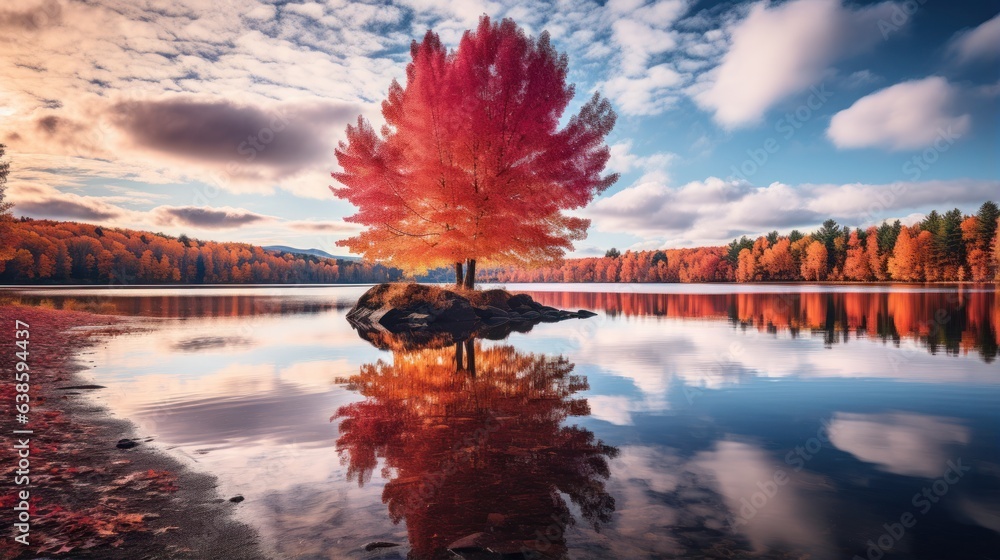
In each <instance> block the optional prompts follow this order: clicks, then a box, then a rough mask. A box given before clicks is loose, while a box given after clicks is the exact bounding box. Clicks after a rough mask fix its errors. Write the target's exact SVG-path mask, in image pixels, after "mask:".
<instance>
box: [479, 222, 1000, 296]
mask: <svg viewBox="0 0 1000 560" xmlns="http://www.w3.org/2000/svg"><path fill="white" fill-rule="evenodd" d="M998 219H1000V208H998V207H997V205H996V204H995V203H993V202H986V203H984V204H983V205H982V206H981V207H980V208H979V211H978V212H977V213H975V214H973V215H964V214H963V213H962V212H961V211H960V210H958V209H957V208H956V209H954V210H949V211H947V212H944V213H940V212H938V211H933V212H930V213H929V214H928V215H927V216H926V217H925V218H924V219H923V220H922V221H921V222H918V223H916V224H913V225H911V226H904V225H902V224H901V223H900V222H899V220H896V221H895V222H893V223H888V222H886V223H883V224H882V225H880V226H872V227H869V228H867V229H860V228H855V229H853V230H852V229H851V228H849V227H842V226H840V225H838V224H837V222H836V221H834V220H827V221H826V222H824V223H823V225H822V227H820V228H819V229H818V230H817V231H815V232H812V233H810V234H808V235H807V234H803V233H801V232H799V231H797V230H793V231H792V232H790V233H789V234H788V235H779V234H778V232H777V231H772V232H771V233H769V234H767V235H764V236H761V237H758V238H757V239H751V238H748V237H746V236H744V237H741V238H740V239H735V240H733V241H732V243H730V244H729V245H727V246H722V247H699V248H693V249H664V250H657V251H625V252H624V253H621V252H619V251H618V250H616V249H611V250H609V251H608V252H607V253H606V254H605V256H604V257H591V258H582V259H568V260H566V261H564V262H562V263H561V264H559V265H556V266H548V267H542V268H537V269H533V270H526V269H522V268H515V267H498V268H491V269H486V270H484V271H483V274H482V276H483V280H484V281H487V282H489V281H493V282H766V281H793V282H794V281H810V282H814V281H847V282H889V281H892V282H963V281H971V282H995V281H997V279H998V278H997V275H998V271H1000V238H998V235H997V232H998Z"/></svg>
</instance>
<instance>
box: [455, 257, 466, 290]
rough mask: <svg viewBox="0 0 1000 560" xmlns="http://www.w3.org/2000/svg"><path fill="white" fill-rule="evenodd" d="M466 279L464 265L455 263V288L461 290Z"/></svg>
mask: <svg viewBox="0 0 1000 560" xmlns="http://www.w3.org/2000/svg"><path fill="white" fill-rule="evenodd" d="M463 280H464V277H463V276H462V263H460V262H457V263H455V287H456V288H461V287H462V282H463Z"/></svg>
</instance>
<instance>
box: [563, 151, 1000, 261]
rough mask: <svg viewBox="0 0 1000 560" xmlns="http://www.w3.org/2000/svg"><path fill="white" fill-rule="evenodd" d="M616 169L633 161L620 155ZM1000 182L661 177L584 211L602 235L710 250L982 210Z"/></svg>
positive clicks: (645, 179) (650, 178)
mask: <svg viewBox="0 0 1000 560" xmlns="http://www.w3.org/2000/svg"><path fill="white" fill-rule="evenodd" d="M617 159H618V161H617V162H616V165H626V164H627V161H628V158H627V156H622V155H621V154H619V156H618V158H617ZM998 190H1000V181H989V180H974V179H956V180H950V181H900V182H897V183H889V184H866V183H848V184H801V185H788V184H785V183H779V182H775V183H772V184H770V185H767V186H754V185H751V184H748V183H746V182H741V181H733V180H723V179H719V178H717V177H709V178H708V179H705V180H704V181H692V182H690V183H687V184H685V185H683V186H680V187H671V186H669V185H668V183H667V182H666V181H663V180H660V179H659V178H657V177H656V176H655V175H647V176H644V177H643V178H642V179H640V180H639V181H637V182H636V183H635V184H633V185H631V186H629V187H626V188H625V189H622V190H621V191H619V192H617V193H614V194H612V195H607V196H604V197H603V198H600V199H598V200H597V201H595V202H594V203H593V204H592V205H591V206H590V207H588V208H587V209H585V210H583V211H582V212H581V215H583V216H584V217H587V218H590V219H592V220H593V225H594V227H595V228H596V229H597V230H598V231H604V232H623V231H627V232H629V233H632V234H633V235H636V236H640V237H645V238H647V240H657V241H658V242H659V243H660V244H661V245H670V246H687V247H690V246H705V245H721V244H724V243H728V242H729V241H730V240H732V239H733V238H734V237H739V236H740V235H743V234H747V235H751V236H756V235H761V234H764V233H766V232H768V231H770V230H772V229H778V230H781V231H788V230H791V229H793V228H798V229H801V230H805V231H809V230H811V229H813V228H815V227H816V226H818V225H819V224H821V223H822V222H823V221H824V220H826V219H827V218H834V219H836V220H838V221H839V222H841V223H843V224H845V225H851V226H865V225H870V224H871V223H875V222H881V221H882V220H883V219H888V218H896V217H902V216H905V215H907V214H911V213H914V212H916V211H918V210H919V209H922V208H927V207H928V206H934V205H939V204H940V202H941V201H942V200H947V201H948V203H949V204H953V205H957V206H958V207H960V208H962V209H963V210H965V211H974V210H975V209H976V208H978V206H979V205H980V204H981V203H982V201H984V200H988V199H990V198H992V197H995V196H996V192H997V191H998Z"/></svg>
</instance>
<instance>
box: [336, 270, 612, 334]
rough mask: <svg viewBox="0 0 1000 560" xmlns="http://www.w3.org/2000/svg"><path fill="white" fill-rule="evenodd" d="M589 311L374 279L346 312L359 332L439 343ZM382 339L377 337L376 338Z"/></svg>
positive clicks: (521, 296) (499, 293) (490, 293)
mask: <svg viewBox="0 0 1000 560" xmlns="http://www.w3.org/2000/svg"><path fill="white" fill-rule="evenodd" d="M595 315H597V314H596V313H593V312H591V311H587V310H584V309H580V310H578V311H564V310H561V309H556V308H554V307H548V306H545V305H542V304H540V303H538V302H536V301H534V300H533V299H531V296H529V295H527V294H511V293H510V292H507V291H505V290H499V289H494V290H483V291H475V290H461V291H452V290H447V289H444V288H440V287H437V286H428V285H425V284H415V283H400V284H379V285H378V286H375V287H373V288H372V289H370V290H368V291H367V292H365V294H364V295H363V296H361V298H360V299H359V300H358V303H357V304H356V305H355V306H354V308H353V309H351V311H350V312H349V313H348V314H347V320H348V321H350V323H351V325H352V326H354V328H356V329H357V330H358V332H359V334H361V335H362V338H365V339H368V340H371V341H372V342H374V340H373V338H374V337H373V336H372V335H377V334H388V333H391V334H393V335H401V336H402V337H403V338H407V339H410V340H412V341H413V342H414V343H418V344H420V343H422V342H425V341H427V340H430V339H432V338H438V339H442V340H441V342H442V344H447V343H449V342H452V341H457V340H464V339H467V338H471V337H476V338H502V337H503V336H506V335H507V334H510V333H511V332H512V331H519V332H527V331H528V330H530V329H531V327H533V326H534V325H536V324H538V323H555V322H557V321H564V320H566V319H586V318H588V317H593V316H595ZM379 338H381V337H379Z"/></svg>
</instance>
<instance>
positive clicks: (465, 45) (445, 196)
mask: <svg viewBox="0 0 1000 560" xmlns="http://www.w3.org/2000/svg"><path fill="white" fill-rule="evenodd" d="M410 54H411V56H412V62H411V63H410V64H409V65H408V66H407V68H406V86H405V87H404V86H401V85H400V84H399V83H396V82H393V84H392V86H391V87H390V88H389V95H388V98H387V99H386V100H385V101H383V103H382V115H383V116H384V117H385V121H386V125H385V126H384V127H383V128H382V130H381V133H380V134H377V133H376V132H375V130H374V128H373V127H372V126H371V125H370V124H369V123H368V122H367V121H366V120H365V119H364V118H363V117H359V118H358V123H357V125H356V126H348V127H347V141H346V142H341V143H340V146H339V147H338V149H337V151H336V155H337V162H338V163H339V164H340V166H341V167H342V168H343V172H339V173H333V177H334V178H335V179H336V180H337V181H338V182H340V183H341V184H342V185H344V186H343V187H341V188H335V187H330V188H331V190H333V192H334V194H336V195H337V196H338V197H340V198H343V199H346V200H348V201H349V202H351V203H352V204H354V205H355V206H356V207H357V208H358V212H357V213H356V214H355V215H353V216H351V217H349V218H347V220H348V221H350V222H354V223H358V224H362V225H364V226H366V228H367V229H366V230H365V231H364V232H362V233H361V234H359V235H358V236H356V237H352V238H350V239H347V240H344V241H342V242H339V244H340V245H341V246H345V247H348V248H350V250H351V251H353V252H356V253H361V254H363V255H364V256H365V257H366V258H368V259H371V260H381V261H384V262H385V263H386V264H389V265H392V266H397V267H400V268H404V269H407V270H413V271H420V270H426V269H428V268H433V267H439V266H445V265H448V264H450V263H454V264H455V269H456V276H457V280H458V281H459V282H461V280H462V263H463V262H466V263H468V274H467V275H466V280H465V285H466V287H470V288H471V287H472V285H473V282H474V278H475V264H476V260H477V259H480V260H483V261H486V262H487V263H490V264H516V265H521V266H537V265H539V264H542V263H546V262H550V261H553V260H558V259H559V258H561V257H562V256H563V255H564V254H565V251H566V250H567V249H571V248H572V243H571V242H572V241H573V240H579V239H583V238H584V237H585V236H586V230H587V227H588V226H589V225H590V224H589V221H588V220H584V219H581V218H575V217H570V216H566V215H565V214H564V213H563V210H567V209H573V208H580V207H582V206H584V205H586V204H587V203H589V202H590V201H591V200H592V199H593V197H594V196H595V195H596V194H598V193H600V192H602V191H604V190H605V189H607V188H608V187H609V186H611V184H612V183H614V182H615V181H616V180H617V178H618V177H617V175H606V176H602V175H601V173H602V172H603V170H604V166H605V164H606V163H607V161H608V157H609V151H608V148H607V146H606V145H604V138H605V136H607V134H608V133H609V132H610V131H611V129H612V128H613V127H614V123H615V119H616V116H615V113H614V111H613V110H612V109H611V104H610V103H609V102H608V101H607V100H606V99H602V98H601V97H600V96H599V95H598V94H595V95H594V96H593V97H592V98H591V99H590V101H588V102H587V103H586V104H585V105H584V106H583V108H582V109H581V110H580V112H579V113H578V114H577V115H575V116H573V117H572V118H571V119H570V120H569V122H568V124H567V125H566V126H565V127H564V128H562V129H560V128H559V120H560V118H561V117H562V115H563V111H564V110H565V109H566V107H567V105H568V104H569V102H570V100H572V98H573V94H574V88H573V86H572V85H568V84H567V83H566V74H567V66H568V61H567V57H566V55H565V54H559V53H557V52H556V50H555V49H554V48H553V47H552V45H551V44H550V42H549V35H548V33H545V32H543V33H542V34H541V35H540V36H539V37H538V38H537V39H533V38H531V37H528V36H527V35H525V33H524V31H522V30H521V29H520V28H519V27H518V26H517V24H515V23H514V22H513V21H512V20H510V19H504V20H503V21H501V22H500V23H499V24H497V23H492V22H491V21H490V19H489V18H488V17H485V16H484V17H483V18H482V19H481V20H480V22H479V28H478V29H477V30H476V31H474V32H472V31H468V32H466V33H465V35H464V36H463V37H462V41H461V43H460V44H459V47H458V49H457V50H455V51H453V52H448V51H447V49H446V48H445V47H444V46H443V45H442V44H441V40H440V39H439V38H438V36H437V34H435V33H433V32H432V31H428V32H427V35H425V36H424V39H423V41H422V42H420V43H417V42H416V41H414V42H413V44H412V46H411V47H410Z"/></svg>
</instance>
